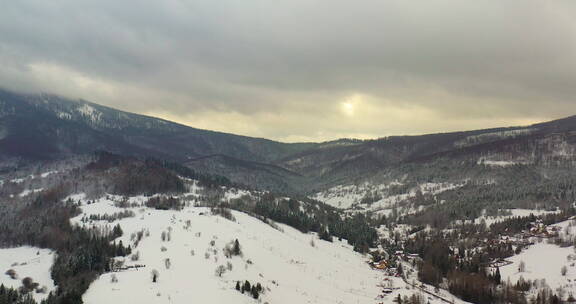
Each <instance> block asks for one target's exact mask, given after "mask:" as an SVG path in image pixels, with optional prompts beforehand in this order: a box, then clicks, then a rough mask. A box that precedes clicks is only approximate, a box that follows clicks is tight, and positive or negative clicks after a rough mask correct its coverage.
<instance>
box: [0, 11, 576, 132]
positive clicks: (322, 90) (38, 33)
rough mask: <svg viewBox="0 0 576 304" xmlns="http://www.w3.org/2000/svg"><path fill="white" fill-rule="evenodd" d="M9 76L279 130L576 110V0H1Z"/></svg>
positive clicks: (499, 121)
mask: <svg viewBox="0 0 576 304" xmlns="http://www.w3.org/2000/svg"><path fill="white" fill-rule="evenodd" d="M0 6H1V7H2V8H1V9H0V86H1V87H4V88H8V89H14V90H21V91H28V92H40V91H41V92H49V93H56V94H60V95H63V96H66V97H71V98H83V99H86V100H90V101H93V102H96V103H100V104H104V105H108V106H112V107H115V108H119V109H122V110H126V111H131V112H137V113H141V114H147V115H152V116H157V117H162V118H165V119H169V120H174V121H177V122H180V123H184V124H187V125H190V126H193V127H198V128H205V129H212V130H218V131H224V132H231V133H237V134H243V135H251V136H258V137H266V138H271V139H276V140H281V141H290V142H293V141H319V140H330V139H336V138H341V137H358V138H375V137H382V136H387V135H401V134H421V133H430V132H439V131H455V130H464V129H477V128H486V127H494V126H509V125H519V124H529V123H533V122H538V121H543V120H548V119H553V118H560V117H564V116H570V115H574V114H576V1H574V0H557V1H554V0H550V1H543V0H470V1H468V0H426V1H423V0H418V1H416V0H414V1H412V0H374V1H371V0H358V1H350V0H286V1H285V0H274V1H271V0H154V1H152V0H122V1H118V0H97V1H90V0H51V1H46V0H17V1H12V0H0Z"/></svg>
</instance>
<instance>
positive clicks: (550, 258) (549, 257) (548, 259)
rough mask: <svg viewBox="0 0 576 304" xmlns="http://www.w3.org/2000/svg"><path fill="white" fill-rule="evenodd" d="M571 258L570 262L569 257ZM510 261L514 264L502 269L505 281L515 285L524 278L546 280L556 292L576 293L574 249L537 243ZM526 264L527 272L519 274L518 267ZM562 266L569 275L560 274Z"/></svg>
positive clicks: (501, 272)
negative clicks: (560, 288) (557, 290)
mask: <svg viewBox="0 0 576 304" xmlns="http://www.w3.org/2000/svg"><path fill="white" fill-rule="evenodd" d="M569 256H570V257H571V259H570V260H569V259H568V257H569ZM508 260H510V261H512V262H513V264H511V265H507V266H504V267H501V268H500V274H501V275H502V279H503V280H508V279H510V281H511V282H513V283H515V282H517V281H518V279H519V278H520V277H521V276H522V277H523V278H524V279H530V280H534V279H539V280H540V279H545V280H546V283H547V284H548V285H549V286H550V288H552V290H554V291H555V290H556V289H557V288H559V287H563V288H565V290H566V292H571V293H576V267H575V266H574V265H575V264H574V249H573V248H572V247H566V248H562V247H559V246H557V245H553V244H547V243H545V242H542V243H537V244H535V245H533V246H530V247H529V248H528V249H525V250H524V251H523V252H522V253H520V254H519V255H515V256H513V257H511V258H509V259H508ZM522 261H523V262H524V264H525V266H526V270H525V271H524V272H519V271H518V267H519V265H520V263H521V262H522ZM562 266H566V268H567V273H566V276H563V275H562V274H561V272H560V270H561V268H562Z"/></svg>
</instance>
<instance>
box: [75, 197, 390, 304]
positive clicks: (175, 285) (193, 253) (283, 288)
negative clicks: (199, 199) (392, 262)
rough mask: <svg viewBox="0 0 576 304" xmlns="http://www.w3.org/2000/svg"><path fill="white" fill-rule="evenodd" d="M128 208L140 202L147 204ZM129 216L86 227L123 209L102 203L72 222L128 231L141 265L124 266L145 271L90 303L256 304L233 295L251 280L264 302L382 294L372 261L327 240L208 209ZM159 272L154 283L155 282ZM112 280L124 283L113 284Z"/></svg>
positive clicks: (104, 289)
mask: <svg viewBox="0 0 576 304" xmlns="http://www.w3.org/2000/svg"><path fill="white" fill-rule="evenodd" d="M74 199H76V200H77V199H81V198H80V197H78V196H77V197H74ZM130 202H136V203H137V202H142V197H139V198H133V199H130ZM84 203H85V202H84ZM128 209H130V210H132V211H133V212H134V213H135V214H136V216H135V217H130V218H124V219H121V220H118V221H115V222H112V223H109V222H106V221H89V222H86V221H82V219H83V218H84V219H85V218H86V217H89V216H90V215H103V214H113V213H116V212H118V211H121V210H123V209H121V208H118V207H115V206H114V202H113V201H111V200H107V199H105V198H102V199H100V200H96V201H95V202H94V203H92V204H84V205H83V206H82V210H83V214H81V215H79V216H78V217H76V218H74V219H72V221H73V223H75V224H78V225H98V226H106V225H109V226H111V225H116V224H117V223H119V224H120V225H121V227H122V229H123V231H124V236H123V237H121V238H120V240H122V242H123V244H124V245H125V246H126V245H128V244H130V245H131V246H132V247H133V249H132V250H133V253H136V252H138V254H139V260H137V261H132V260H131V259H129V258H128V259H126V261H125V262H124V265H125V266H126V265H132V266H133V265H136V264H139V265H145V267H143V268H138V269H129V270H123V271H119V272H115V273H107V274H104V275H102V276H101V277H100V278H99V279H98V280H97V281H96V282H94V283H93V284H92V285H91V286H90V289H89V290H88V292H87V293H86V294H85V296H84V301H85V302H86V303H88V304H91V303H113V302H128V303H189V302H191V301H192V302H194V301H199V302H203V303H254V301H255V300H254V299H253V298H251V297H249V296H248V295H247V294H242V293H240V292H239V291H236V290H235V285H236V282H237V281H241V282H244V281H246V280H248V281H250V283H251V284H257V283H260V284H261V285H262V286H263V287H264V292H263V293H262V294H261V299H262V300H263V301H264V302H269V303H375V299H376V297H377V296H378V294H379V293H380V292H381V288H379V287H378V286H377V285H378V284H379V283H380V282H381V280H382V274H381V273H380V272H377V271H375V270H372V269H371V268H370V267H369V266H368V265H367V263H366V258H365V257H364V256H362V255H360V254H359V253H356V252H354V251H353V250H352V248H351V246H349V245H348V244H347V243H346V242H345V241H342V242H341V241H338V240H335V241H334V242H333V243H330V242H326V241H322V240H319V239H318V238H317V236H316V235H313V234H303V233H301V232H299V231H297V230H295V229H293V228H291V227H288V226H285V225H280V224H279V225H278V226H277V227H276V228H274V227H272V226H270V225H268V224H266V223H264V222H262V221H260V220H258V219H256V218H253V217H251V216H249V215H247V214H244V213H241V212H235V211H233V212H232V215H233V216H234V218H235V221H231V220H227V219H225V218H223V217H220V216H215V215H211V213H210V209H209V208H204V207H186V208H184V209H183V210H180V211H163V210H155V209H150V208H146V207H134V208H128ZM139 231H142V232H143V233H142V234H143V239H142V240H141V241H140V242H139V244H138V245H137V246H136V245H135V244H134V239H133V238H132V237H131V236H132V235H134V234H137V233H138V232H139ZM163 233H164V235H165V236H166V237H165V239H166V240H165V241H162V234H163ZM168 239H169V240H168ZM236 239H238V241H239V243H240V245H241V248H242V253H243V254H242V256H234V257H231V258H227V257H226V256H225V254H224V250H223V249H224V248H225V247H226V246H227V245H229V244H230V243H231V242H234V241H235V240H236ZM120 240H118V241H120ZM167 264H169V265H168V267H167ZM219 266H223V267H222V268H221V269H224V273H223V274H222V275H221V277H220V276H218V275H216V273H215V271H216V269H217V268H218V267H219ZM153 270H156V271H158V273H159V277H158V281H157V282H156V283H153V282H152V278H151V272H152V271H153ZM113 276H115V277H116V279H117V281H118V282H116V283H113V282H112V277H113Z"/></svg>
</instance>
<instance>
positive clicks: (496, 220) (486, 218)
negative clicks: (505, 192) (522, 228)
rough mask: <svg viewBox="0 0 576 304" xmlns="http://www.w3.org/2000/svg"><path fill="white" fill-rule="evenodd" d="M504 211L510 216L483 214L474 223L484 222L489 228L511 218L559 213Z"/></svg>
mask: <svg viewBox="0 0 576 304" xmlns="http://www.w3.org/2000/svg"><path fill="white" fill-rule="evenodd" d="M505 211H507V212H510V214H509V215H500V216H486V215H485V214H483V215H482V216H481V217H479V218H477V219H476V220H475V223H476V224H479V223H481V222H482V220H484V221H485V222H486V226H490V225H492V224H494V223H499V222H502V221H504V220H507V219H509V218H512V217H526V216H530V214H533V215H535V216H541V215H545V214H551V213H557V212H559V211H547V210H535V209H505ZM484 213H485V212H484Z"/></svg>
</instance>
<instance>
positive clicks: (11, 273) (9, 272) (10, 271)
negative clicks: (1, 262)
mask: <svg viewBox="0 0 576 304" xmlns="http://www.w3.org/2000/svg"><path fill="white" fill-rule="evenodd" d="M5 274H6V275H7V276H9V277H10V278H11V279H12V280H16V279H17V278H18V275H17V274H16V270H14V269H8V270H6V272H5Z"/></svg>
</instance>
